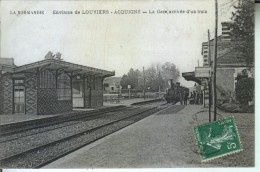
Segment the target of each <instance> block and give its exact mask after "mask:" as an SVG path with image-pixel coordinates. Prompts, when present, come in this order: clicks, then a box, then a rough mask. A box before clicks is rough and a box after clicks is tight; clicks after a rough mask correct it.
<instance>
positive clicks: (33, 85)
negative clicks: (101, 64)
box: [0, 54, 115, 115]
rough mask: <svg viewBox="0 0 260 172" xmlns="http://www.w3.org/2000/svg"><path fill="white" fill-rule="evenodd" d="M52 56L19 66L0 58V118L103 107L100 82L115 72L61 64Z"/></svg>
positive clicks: (58, 58)
mask: <svg viewBox="0 0 260 172" xmlns="http://www.w3.org/2000/svg"><path fill="white" fill-rule="evenodd" d="M49 55H50V54H49ZM56 55H58V56H59V57H57V58H55V56H53V58H47V59H45V60H42V61H38V62H34V63H30V64H26V65H22V66H15V65H14V62H13V59H7V58H0V114H5V115H6V114H39V115H45V114H55V113H62V112H68V111H71V110H72V108H73V107H81V108H96V107H100V106H103V80H104V78H106V77H109V76H114V74H115V72H110V71H105V70H101V69H96V68H92V67H87V66H83V65H78V64H73V63H69V62H66V61H62V60H60V54H56Z"/></svg>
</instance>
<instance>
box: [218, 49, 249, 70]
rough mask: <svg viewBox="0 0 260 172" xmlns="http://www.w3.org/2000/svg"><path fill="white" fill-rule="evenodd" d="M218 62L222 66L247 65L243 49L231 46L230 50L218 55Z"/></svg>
mask: <svg viewBox="0 0 260 172" xmlns="http://www.w3.org/2000/svg"><path fill="white" fill-rule="evenodd" d="M217 63H218V65H220V66H226V65H228V66H233V65H235V66H245V65H246V59H245V56H244V55H243V52H242V51H241V49H238V48H230V49H229V51H227V52H225V53H223V54H222V55H219V56H218V61H217Z"/></svg>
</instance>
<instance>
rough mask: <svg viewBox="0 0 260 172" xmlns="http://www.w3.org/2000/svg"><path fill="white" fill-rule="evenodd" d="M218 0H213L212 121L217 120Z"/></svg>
mask: <svg viewBox="0 0 260 172" xmlns="http://www.w3.org/2000/svg"><path fill="white" fill-rule="evenodd" d="M217 38H218V0H215V39H214V42H215V43H214V61H213V95H214V97H213V111H214V121H216V120H217V88H216V87H217V82H216V79H217V77H216V72H217V52H218V46H217V44H218V41H217Z"/></svg>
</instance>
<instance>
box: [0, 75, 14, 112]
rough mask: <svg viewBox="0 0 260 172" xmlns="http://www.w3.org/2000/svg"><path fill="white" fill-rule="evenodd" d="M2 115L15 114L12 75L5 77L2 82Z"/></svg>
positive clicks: (0, 94)
mask: <svg viewBox="0 0 260 172" xmlns="http://www.w3.org/2000/svg"><path fill="white" fill-rule="evenodd" d="M0 85H1V87H0V101H1V103H0V104H1V105H0V106H1V107H0V114H4V115H9V114H12V113H13V80H12V76H11V75H10V74H6V75H3V76H2V78H1V82H0Z"/></svg>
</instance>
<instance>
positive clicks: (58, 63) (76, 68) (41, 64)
mask: <svg viewBox="0 0 260 172" xmlns="http://www.w3.org/2000/svg"><path fill="white" fill-rule="evenodd" d="M37 68H41V69H42V68H45V69H50V70H62V71H64V72H74V73H77V74H87V75H100V76H102V77H109V76H114V75H115V71H106V70H102V69H97V68H93V67H88V66H83V65H79V64H74V63H69V62H66V61H62V60H57V59H46V60H42V61H38V62H34V63H30V64H26V65H22V66H18V67H13V68H12V70H9V72H11V73H19V72H24V71H28V70H32V69H37Z"/></svg>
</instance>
